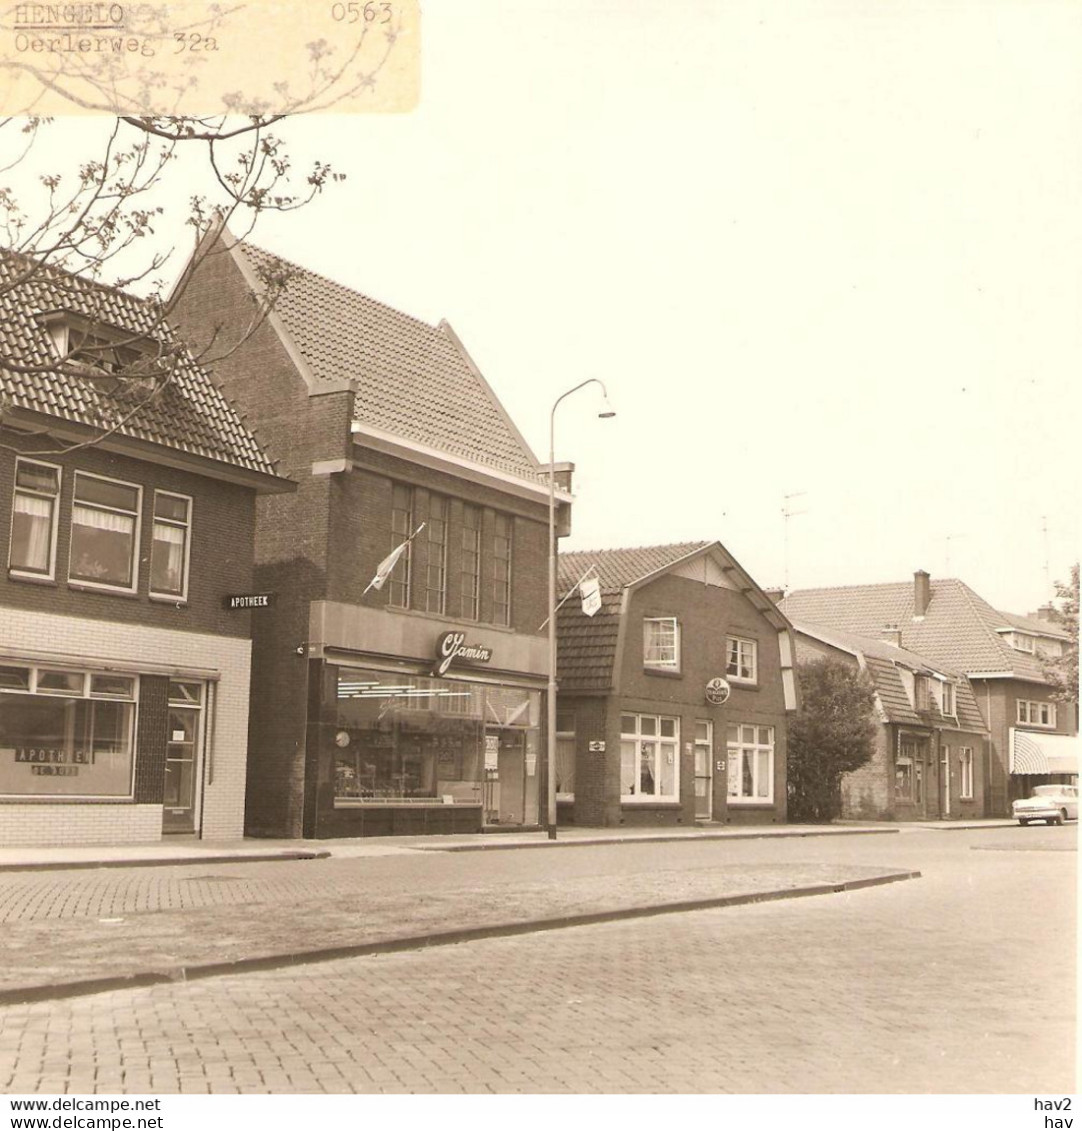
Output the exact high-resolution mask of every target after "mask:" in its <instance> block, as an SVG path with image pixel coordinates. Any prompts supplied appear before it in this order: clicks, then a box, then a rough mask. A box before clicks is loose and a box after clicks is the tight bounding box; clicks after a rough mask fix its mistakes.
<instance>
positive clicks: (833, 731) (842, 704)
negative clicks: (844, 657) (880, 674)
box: [788, 657, 876, 821]
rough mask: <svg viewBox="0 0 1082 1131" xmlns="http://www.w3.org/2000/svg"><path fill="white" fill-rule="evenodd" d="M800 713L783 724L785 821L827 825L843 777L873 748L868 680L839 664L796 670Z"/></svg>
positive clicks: (837, 808) (820, 662)
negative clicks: (785, 742) (786, 731)
mask: <svg viewBox="0 0 1082 1131" xmlns="http://www.w3.org/2000/svg"><path fill="white" fill-rule="evenodd" d="M797 677H798V679H799V681H800V698H801V707H800V710H799V711H798V712H797V714H796V716H795V717H794V718H793V720H792V722H791V723H790V724H789V754H788V784H789V819H790V820H792V821H831V820H833V819H834V818H835V817H837V816H838V815H839V813H840V812H841V793H840V785H841V779H842V775H843V774H848V773H851V772H852V771H853V770H856V769H859V768H860V767H861V766H863V765H864V764H865V763H866V762H868V761H869V760H870V759H871V757H872V753H873V749H874V742H875V729H876V724H875V715H874V710H875V693H874V691H873V689H872V684H871V680H870V679H869V678H868V677H867V675H865V674H864V673H863V672H861V671H860V670H859V669H857V668H855V667H852V666H851V665H849V664H846V663H844V662H842V661H841V660H836V659H832V658H830V657H822V658H820V659H817V660H813V661H811V662H809V663H804V664H799V665H797Z"/></svg>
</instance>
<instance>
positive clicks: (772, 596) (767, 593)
mask: <svg viewBox="0 0 1082 1131" xmlns="http://www.w3.org/2000/svg"><path fill="white" fill-rule="evenodd" d="M763 596H764V597H766V598H767V599H768V600H769V601H772V602H773V603H774V604H775V605H776V604H777V603H778V602H779V601H781V600H782V599H783V598H784V596H785V590H784V589H764V590H763Z"/></svg>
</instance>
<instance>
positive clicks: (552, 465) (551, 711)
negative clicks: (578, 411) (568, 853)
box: [545, 377, 616, 840]
mask: <svg viewBox="0 0 1082 1131" xmlns="http://www.w3.org/2000/svg"><path fill="white" fill-rule="evenodd" d="M587 385H600V386H601V393H602V395H603V396H604V398H605V407H604V409H603V410H602V411H601V412H599V413H598V414H597V415H598V417H599V418H600V419H602V420H606V419H609V418H610V417H613V416H615V415H616V413H615V412H614V411H613V409H612V406H611V405H610V404H609V394H608V391H607V390H606V388H605V383H604V381H601V380H600V379H599V378H597V377H588V378H587V379H586V380H585V381H582V382H580V383H579V384H578V385H576V386H575V387H574V388H573V389H568V390H567V392H566V393H561V394H560V395H559V396H558V397H557V398H556V400H555V401H554V402H553V405H552V412H551V413H550V414H549V608H548V614H549V621H548V624H549V683H548V703H547V708H548V710H547V724H548V725H547V727H546V735H545V738H546V748H545V754H546V758H545V765H546V768H547V777H548V814H547V822H548V834H549V840H555V839H556V410H557V408H559V407H560V402H561V401H562V400H564V399H566V398H567V397H569V396H571V394H572V393H577V392H578V391H579V389H584V388H585V387H586V386H587Z"/></svg>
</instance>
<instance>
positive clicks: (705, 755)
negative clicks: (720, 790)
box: [695, 720, 714, 821]
mask: <svg viewBox="0 0 1082 1131" xmlns="http://www.w3.org/2000/svg"><path fill="white" fill-rule="evenodd" d="M713 815H714V724H713V723H712V722H709V721H707V720H697V721H696V723H695V819H696V820H697V821H709V820H710V819H711V818H712V817H713Z"/></svg>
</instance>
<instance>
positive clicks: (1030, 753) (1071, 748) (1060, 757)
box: [1010, 727, 1078, 774]
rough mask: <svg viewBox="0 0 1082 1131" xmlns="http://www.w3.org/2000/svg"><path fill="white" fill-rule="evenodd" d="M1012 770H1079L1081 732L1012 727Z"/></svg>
mask: <svg viewBox="0 0 1082 1131" xmlns="http://www.w3.org/2000/svg"><path fill="white" fill-rule="evenodd" d="M1010 767H1011V773H1012V774H1077V773H1078V735H1076V734H1041V733H1039V732H1035V731H1032V730H1018V729H1017V728H1016V727H1011V761H1010Z"/></svg>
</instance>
